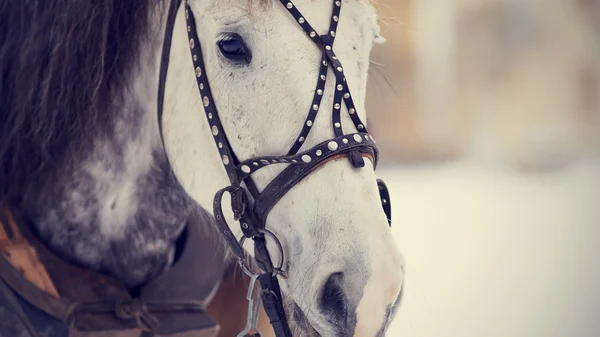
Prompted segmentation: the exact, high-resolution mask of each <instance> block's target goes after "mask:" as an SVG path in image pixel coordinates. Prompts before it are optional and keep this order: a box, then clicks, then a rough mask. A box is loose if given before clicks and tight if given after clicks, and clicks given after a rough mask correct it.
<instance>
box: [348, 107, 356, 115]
mask: <svg viewBox="0 0 600 337" xmlns="http://www.w3.org/2000/svg"><path fill="white" fill-rule="evenodd" d="M348 112H349V113H350V114H351V115H354V113H355V112H356V110H354V108H350V110H348Z"/></svg>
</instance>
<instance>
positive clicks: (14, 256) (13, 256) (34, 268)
mask: <svg viewBox="0 0 600 337" xmlns="http://www.w3.org/2000/svg"><path fill="white" fill-rule="evenodd" d="M2 212H3V215H4V216H3V217H2V218H3V219H5V221H2V222H0V251H1V252H2V254H3V255H4V257H5V258H6V260H8V262H9V263H10V264H11V265H12V266H13V267H14V268H15V269H16V270H18V271H20V272H21V273H22V274H23V276H24V277H25V279H27V280H28V281H29V282H31V283H33V284H34V285H35V286H36V287H38V288H39V289H41V290H43V291H44V292H46V293H48V294H50V295H51V296H53V297H55V298H60V296H59V295H58V291H57V290H56V287H55V285H54V283H53V282H52V279H51V278H50V276H49V274H48V271H47V270H46V267H45V266H44V265H43V264H42V262H41V261H40V258H39V256H38V254H37V251H36V249H35V248H34V247H33V246H31V245H30V244H29V243H28V242H27V241H26V240H25V239H24V238H23V235H22V234H21V231H20V230H19V227H18V226H17V225H16V223H15V221H14V217H13V215H12V213H11V212H9V211H8V210H2Z"/></svg>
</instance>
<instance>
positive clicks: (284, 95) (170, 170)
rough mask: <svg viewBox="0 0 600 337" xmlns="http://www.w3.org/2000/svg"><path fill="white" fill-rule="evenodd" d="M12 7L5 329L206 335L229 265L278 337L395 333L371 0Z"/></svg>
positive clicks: (7, 16) (9, 1)
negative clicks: (371, 109) (369, 101)
mask: <svg viewBox="0 0 600 337" xmlns="http://www.w3.org/2000/svg"><path fill="white" fill-rule="evenodd" d="M0 8H1V11H0V32H1V34H0V74H1V77H0V78H1V80H0V93H1V98H0V163H1V170H0V207H1V208H2V214H3V216H2V217H0V223H4V224H5V226H4V234H3V235H4V237H3V236H2V235H0V248H2V250H3V253H4V257H3V258H2V260H1V261H0V262H2V261H5V262H6V261H8V263H4V264H2V263H0V272H2V273H0V274H1V275H0V294H1V295H0V321H1V322H2V323H1V324H0V335H2V336H5V335H6V336H8V335H9V333H10V336H27V337H29V336H31V337H33V336H67V335H68V336H90V334H89V333H98V332H99V333H105V334H104V335H101V336H112V335H114V336H125V335H123V334H119V333H120V332H119V331H118V330H119V329H120V328H122V329H126V328H127V329H133V330H127V331H134V332H133V333H134V334H138V335H139V334H140V333H141V335H143V336H149V335H165V336H166V335H173V336H175V335H176V334H177V336H183V335H181V333H184V332H185V330H186V329H187V330H188V331H201V330H202V329H205V328H207V327H209V328H210V327H214V326H215V323H214V322H213V321H212V320H213V319H214V316H215V315H214V314H213V315H212V316H210V315H208V316H206V315H202V314H201V313H203V312H204V311H205V310H206V309H207V308H208V307H210V303H211V302H212V303H215V302H217V299H216V297H217V295H218V293H219V291H221V290H222V289H221V290H220V289H219V288H220V287H221V286H223V285H224V284H227V282H228V281H227V280H228V279H227V278H228V277H230V275H231V272H230V271H231V268H232V266H235V264H236V263H239V265H240V266H241V267H242V268H241V269H243V270H244V271H246V272H247V273H248V274H249V275H250V276H252V280H251V281H249V282H250V283H249V284H250V285H249V289H248V290H250V291H249V295H252V294H253V290H254V289H255V283H256V282H257V279H258V278H260V277H262V278H261V279H260V283H261V286H262V289H263V290H262V295H261V296H262V300H263V302H264V308H265V310H266V311H267V314H268V315H269V318H270V320H271V323H273V327H274V328H275V330H276V331H277V330H279V331H284V332H283V333H282V335H283V334H284V333H285V335H287V336H290V335H292V332H293V335H294V336H301V337H302V336H383V335H384V334H385V332H386V329H387V327H388V326H389V323H390V321H391V320H392V318H393V317H394V315H395V313H396V312H397V308H398V306H399V304H400V301H401V298H402V289H403V287H402V285H403V277H404V260H403V257H402V255H401V253H400V251H399V249H398V247H397V245H396V243H395V242H394V240H393V238H392V236H391V233H390V230H389V228H388V220H389V215H388V214H386V211H387V213H389V205H386V204H387V203H388V202H389V197H387V196H386V193H385V192H386V191H385V189H384V188H383V185H381V184H378V182H377V179H376V175H375V167H376V162H377V152H376V146H375V143H374V140H373V138H372V136H369V135H368V133H367V132H366V123H362V122H360V121H362V120H366V115H365V112H364V110H365V109H364V102H365V96H366V81H367V75H368V69H369V54H370V50H371V48H372V47H373V45H374V44H376V43H379V42H381V41H382V38H381V36H380V30H379V27H378V24H377V16H376V13H375V10H374V8H373V7H372V5H371V4H370V3H369V2H368V1H366V0H345V1H344V5H343V10H342V0H334V1H324V0H320V1H313V0H296V1H293V2H292V1H275V0H250V1H248V0H244V1H242V0H226V1H223V0H189V1H186V2H185V6H180V5H179V1H176V0H174V1H167V0H160V1H159V0H156V1H144V2H133V1H119V0H103V1H78V0H56V1H53V2H52V3H46V2H44V1H42V0H31V1H27V2H24V1H16V0H4V2H3V3H2V4H0ZM332 8H333V15H332ZM290 14H291V15H290ZM309 22H310V23H309ZM332 27H333V29H332ZM334 40H335V44H334ZM190 51H191V52H190ZM334 51H335V53H334ZM342 64H343V66H342ZM328 78H329V80H328ZM331 79H333V80H331ZM315 80H316V81H315ZM315 82H317V88H315ZM208 86H210V90H209V94H206V90H208ZM199 90H200V91H199ZM199 93H200V94H199ZM217 108H218V113H217ZM332 110H333V114H330V113H327V112H330V111H332ZM306 111H309V113H308V116H309V117H308V118H307V113H306ZM325 111H327V112H325ZM341 111H343V112H344V113H343V114H341ZM318 112H321V113H318ZM157 115H158V118H157ZM344 129H346V130H354V131H356V132H355V133H353V134H346V133H344ZM300 130H301V131H300ZM299 131H300V135H299V134H298V132H299ZM332 137H333V138H332ZM290 148H292V150H290ZM286 153H287V156H286ZM256 158H260V160H258V159H257V160H255V159H256ZM290 172H291V173H290ZM282 176H284V178H286V177H287V178H289V179H287V178H286V179H287V180H285V179H284V181H283V182H284V183H285V184H283V185H282V186H280V185H277V184H273V182H274V181H275V180H277V181H280V180H281V179H279V178H280V177H282ZM240 177H243V178H240ZM234 182H237V183H238V184H234ZM234 185H235V186H234ZM228 186H229V187H232V186H233V188H230V189H227V187H228ZM224 188H225V189H224ZM277 188H279V189H277ZM382 191H383V194H382ZM217 192H219V193H220V194H219V193H217ZM225 192H229V193H230V194H231V196H230V197H229V201H231V204H232V211H231V212H223V210H222V207H221V205H222V202H221V198H223V197H225V198H226V199H227V197H226V196H224V194H225ZM267 192H269V193H267ZM215 193H217V196H218V198H213V197H214V196H215ZM265 195H266V197H265V198H266V199H267V201H265V203H266V205H267V206H265V207H264V209H258V207H256V205H254V206H253V205H252V204H253V203H257V204H258V203H259V202H260V201H261V200H263V199H265V198H261V196H265ZM242 199H243V202H240V200H242ZM382 201H383V202H384V205H383V206H384V207H382V204H381V202H382ZM386 206H387V207H386ZM257 209H258V210H257ZM259 211H260V212H259ZM225 213H226V214H225ZM248 217H249V218H251V219H248ZM238 220H244V221H240V226H236V225H234V224H235V223H236V222H237V221H238ZM250 220H252V221H250ZM6 224H10V225H8V226H7V225H6ZM0 227H2V226H0ZM2 233H3V232H2V231H0V234H2ZM15 233H16V234H15ZM239 238H244V239H242V240H238V239H239ZM245 238H251V239H254V248H255V249H254V251H253V250H252V249H249V248H250V247H251V246H250V244H249V240H245ZM7 247H8V248H7ZM15 247H17V248H15ZM23 247H25V248H26V249H27V250H26V251H27V254H25V255H23V256H26V258H24V260H25V261H26V262H23V259H18V258H15V256H16V255H15V254H14V253H15V252H17V251H18V250H17V249H24V248H23ZM241 247H243V248H241ZM10 249H13V250H10ZM19 252H20V251H19ZM3 266H4V267H5V268H4V267H3ZM7 266H8V267H7ZM11 266H12V267H13V268H12V269H11V270H9V271H6V270H7V269H10V268H9V267H11ZM57 266H58V267H57ZM260 269H267V270H266V271H265V270H263V271H262V272H261V271H258V272H257V271H256V270H260ZM31 270H34V271H36V273H32V272H31ZM33 274H35V275H34V276H32V275H33ZM7 275H8V276H7ZM263 276H264V277H263ZM15 280H18V282H17V281H15ZM269 282H270V283H269ZM267 284H270V285H267ZM32 285H33V286H32ZM3 289H4V290H3ZM32 289H34V290H32ZM40 289H41V290H40ZM75 290H77V291H78V293H77V294H79V293H81V294H83V293H85V294H86V296H91V297H93V299H94V300H95V301H96V302H91V303H87V302H86V303H83V304H85V305H82V303H81V301H71V300H69V301H66V300H65V301H66V302H65V301H63V302H60V301H59V300H62V299H64V298H66V297H68V296H66V295H63V294H67V293H68V294H69V295H70V296H71V295H72V296H75V295H76V294H75ZM40 291H41V292H40ZM245 291H246V289H243V292H245ZM34 293H35V294H37V295H39V296H31V294H34ZM74 294H75V295H74ZM90 294H91V295H90ZM115 294H118V296H117V295H115ZM216 294H217V295H216ZM100 295H101V296H100ZM111 296H113V297H114V298H112V297H111ZM40 297H41V298H43V300H39V298H40ZM107 297H111V298H107ZM188 297H189V298H188ZM248 297H250V304H249V308H248V310H247V312H248V314H249V316H248V321H249V323H251V321H255V320H256V310H255V308H256V303H258V302H257V301H258V299H254V298H251V297H252V296H248ZM148 298H150V299H151V300H147V299H148ZM192 299H193V301H192ZM269 299H271V300H272V302H268V300H269ZM145 301H146V302H145ZM221 302H224V305H227V301H221ZM48 303H51V304H52V305H48ZM65 303H66V304H65ZM157 303H158V304H157ZM59 304H60V305H59ZM63 304H65V305H64V308H63V309H64V310H62V311H60V312H61V315H62V316H61V315H52V313H53V312H56V310H58V309H56V307H57V306H62V305H63ZM121 304H122V305H121ZM267 304H268V305H267ZM36 307H37V308H36ZM49 307H52V308H49ZM40 308H41V309H40ZM61 308H62V307H61ZM36 309H37V310H38V311H40V312H41V313H38V314H37V316H36V317H43V321H44V322H46V323H44V324H42V325H43V326H42V327H41V328H40V327H39V326H35V325H36V324H37V323H39V321H35V320H31V319H28V318H27V316H28V315H32V313H33V312H37V311H36ZM53 310H54V311H53ZM228 310H229V312H228ZM236 310H239V308H236V307H235V306H234V305H233V304H232V306H231V307H230V308H220V312H221V314H222V313H223V312H225V315H224V316H227V314H228V313H231V314H232V315H233V312H234V311H236ZM244 310H245V308H244ZM216 311H219V310H216ZM164 312H167V313H166V314H165V313H164ZM244 312H246V311H244ZM150 313H152V314H153V315H150ZM94 315H95V316H94ZM169 315H170V316H169ZM178 315H179V316H178ZM57 316H61V317H57ZM173 317H177V319H173ZM58 318H64V319H65V320H64V321H63V322H59V323H60V324H59V323H56V324H54V323H47V322H50V321H52V322H54V321H57V322H58V321H60V320H57V319H58ZM52 319H54V320H52ZM41 320H42V319H40V321H41ZM288 322H289V325H290V326H289V327H287V324H288ZM63 323H64V324H63ZM159 323H160V324H159ZM217 323H219V322H217ZM53 324H54V325H53ZM61 324H62V325H61ZM220 324H221V325H223V324H222V323H220ZM250 325H252V326H251V327H252V328H255V325H256V324H250ZM217 326H218V324H217ZM49 327H52V328H49ZM54 327H57V328H56V329H55V330H52V329H54ZM223 328H226V327H225V326H222V327H221V330H222V331H224V330H223ZM40 329H42V330H43V331H42V330H40ZM44 329H45V330H44ZM109 330H110V332H107V331H109ZM40 331H42V332H40ZM202 331H206V330H202ZM208 331H209V334H206V336H209V335H215V334H216V333H218V328H216V329H212V330H208ZM17 332H18V333H20V335H19V334H17ZM121 332H122V331H121ZM245 332H246V333H250V332H249V330H245ZM85 333H88V334H85ZM277 334H278V336H279V335H280V334H279V332H277ZM92 335H93V334H92ZM127 336H129V335H127ZM131 336H133V334H132V335H131ZM201 336H204V335H202V334H201Z"/></svg>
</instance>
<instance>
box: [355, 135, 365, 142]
mask: <svg viewBox="0 0 600 337" xmlns="http://www.w3.org/2000/svg"><path fill="white" fill-rule="evenodd" d="M354 140H355V141H356V142H357V143H362V141H363V139H362V137H361V136H360V135H357V134H355V135H354Z"/></svg>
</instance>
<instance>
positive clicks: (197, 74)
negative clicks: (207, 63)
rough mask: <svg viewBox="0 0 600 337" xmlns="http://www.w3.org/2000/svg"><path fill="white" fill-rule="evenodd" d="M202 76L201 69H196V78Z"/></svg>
mask: <svg viewBox="0 0 600 337" xmlns="http://www.w3.org/2000/svg"><path fill="white" fill-rule="evenodd" d="M200 76H202V69H201V68H200V67H196V77H200Z"/></svg>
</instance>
